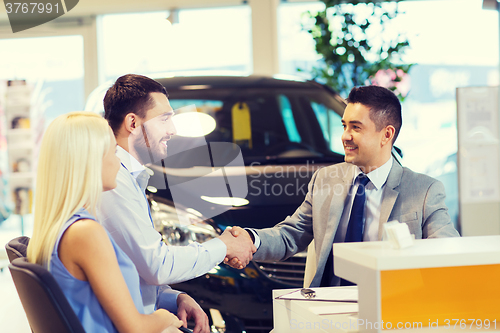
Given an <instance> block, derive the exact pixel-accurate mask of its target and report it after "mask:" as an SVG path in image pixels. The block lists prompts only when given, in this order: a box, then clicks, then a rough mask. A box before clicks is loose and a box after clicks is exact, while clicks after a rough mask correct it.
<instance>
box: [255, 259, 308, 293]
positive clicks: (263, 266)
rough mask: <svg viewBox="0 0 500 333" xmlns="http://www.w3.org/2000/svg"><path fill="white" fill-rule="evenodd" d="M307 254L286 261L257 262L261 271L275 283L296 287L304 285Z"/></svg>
mask: <svg viewBox="0 0 500 333" xmlns="http://www.w3.org/2000/svg"><path fill="white" fill-rule="evenodd" d="M306 256H307V255H306V252H301V253H297V254H296V255H294V256H293V257H291V258H288V259H287V260H285V261H256V260H254V262H255V263H256V264H257V267H258V268H259V269H260V271H261V272H262V273H263V274H264V275H266V276H267V277H268V278H270V279H271V280H273V281H277V282H281V283H285V284H288V285H291V286H295V287H302V286H303V285H304V271H305V269H306Z"/></svg>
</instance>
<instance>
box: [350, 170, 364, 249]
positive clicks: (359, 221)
mask: <svg viewBox="0 0 500 333" xmlns="http://www.w3.org/2000/svg"><path fill="white" fill-rule="evenodd" d="M356 180H357V182H358V183H359V186H358V189H357V190H356V193H355V195H354V201H353V202H352V208H351V217H350V218H349V225H348V226H347V232H346V234H345V240H344V242H346V243H348V242H362V241H363V229H364V228H363V227H364V223H363V216H364V214H365V202H366V192H365V186H366V184H368V182H369V181H370V179H368V177H366V175H365V174H364V173H360V174H359V175H358V177H356Z"/></svg>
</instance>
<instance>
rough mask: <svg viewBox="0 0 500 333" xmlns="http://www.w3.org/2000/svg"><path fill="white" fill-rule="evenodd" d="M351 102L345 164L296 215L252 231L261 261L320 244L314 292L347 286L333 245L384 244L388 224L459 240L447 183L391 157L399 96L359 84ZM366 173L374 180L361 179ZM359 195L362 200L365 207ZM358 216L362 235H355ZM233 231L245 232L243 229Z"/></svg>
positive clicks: (322, 177) (314, 186)
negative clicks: (339, 272) (336, 264)
mask: <svg viewBox="0 0 500 333" xmlns="http://www.w3.org/2000/svg"><path fill="white" fill-rule="evenodd" d="M347 102H348V104H347V107H346V109H345V112H344V116H343V118H342V124H343V126H344V133H343V135H342V142H343V144H344V151H345V162H346V163H340V164H336V165H332V166H329V167H325V168H322V169H320V170H318V171H317V172H316V173H315V174H314V175H313V177H312V179H311V182H310V183H309V187H308V193H307V195H306V198H305V200H304V202H303V203H302V205H301V206H300V207H299V208H298V209H297V210H296V211H295V213H294V214H293V215H292V216H288V217H287V218H286V219H285V220H284V221H283V222H281V223H279V224H277V225H276V226H275V227H273V228H267V229H262V230H253V229H248V230H247V231H248V235H249V236H250V237H251V238H252V239H253V240H254V243H255V245H256V247H257V248H258V250H257V252H256V253H255V254H254V259H255V260H285V259H287V258H289V257H291V256H292V255H294V254H296V253H297V252H300V251H303V250H305V249H306V248H307V246H308V245H309V244H310V243H311V241H312V240H313V239H314V249H311V248H310V249H309V251H311V250H313V251H314V252H315V253H313V254H314V256H313V257H315V260H314V262H313V263H312V264H313V265H314V266H315V274H314V276H313V278H312V281H311V282H310V286H311V287H318V286H336V285H346V284H349V283H348V282H346V281H344V280H342V281H341V279H339V278H338V277H337V276H335V274H334V273H333V253H332V244H333V243H336V242H348V241H377V240H381V239H382V231H383V225H384V224H385V223H386V222H388V221H399V222H400V223H406V224H407V225H408V227H409V229H410V232H411V233H412V234H414V235H415V238H417V239H420V238H436V237H455V236H459V234H458V232H457V231H456V230H455V228H454V226H453V224H452V222H451V219H450V216H449V215H448V209H447V207H446V205H445V203H444V199H445V190H444V186H443V184H442V183H441V182H439V181H438V180H436V179H433V178H431V177H428V176H426V175H422V174H418V173H415V172H413V171H411V170H410V169H408V168H405V167H402V166H401V165H400V164H399V163H398V161H396V160H395V159H394V158H393V157H392V155H391V151H392V146H393V143H394V141H395V140H396V138H397V136H398V134H399V130H400V128H401V123H402V119H401V104H400V102H399V100H398V98H397V97H396V96H395V95H394V93H392V92H391V91H390V90H388V89H386V88H382V87H377V86H366V87H359V88H354V89H353V90H352V91H351V92H350V94H349V97H348V99H347ZM360 174H361V175H362V176H364V177H363V178H366V177H367V178H368V179H366V181H364V182H362V181H361V180H358V178H359V179H362V178H360V177H358V175H360ZM366 182H367V183H366ZM365 183H366V185H364V184H365ZM363 192H364V193H363ZM361 194H362V195H361ZM356 196H360V197H362V202H361V204H360V203H359V202H360V201H358V199H357V198H355V197H356ZM356 201H358V203H356ZM353 206H354V207H359V208H357V209H355V210H352V207H353ZM355 215H358V220H359V223H358V225H359V226H358V227H357V228H358V229H359V230H358V234H359V235H358V236H356V237H357V238H356V237H354V238H353V236H352V235H353V232H354V231H353V230H354V229H355V228H356V227H355V226H354V223H356V222H354V220H355V219H356V218H355V217H354V216H355ZM233 232H234V233H235V234H238V233H240V232H241V233H244V232H243V231H241V229H238V228H235V229H234V231H233ZM354 233H355V232H354Z"/></svg>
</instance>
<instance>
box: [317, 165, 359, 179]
mask: <svg viewBox="0 0 500 333" xmlns="http://www.w3.org/2000/svg"><path fill="white" fill-rule="evenodd" d="M354 168H356V166H355V165H354V164H352V163H346V162H342V163H337V164H332V165H329V166H326V167H324V168H321V169H319V170H318V177H328V178H336V177H340V178H342V177H344V176H345V175H347V173H348V172H349V171H351V170H352V169H354Z"/></svg>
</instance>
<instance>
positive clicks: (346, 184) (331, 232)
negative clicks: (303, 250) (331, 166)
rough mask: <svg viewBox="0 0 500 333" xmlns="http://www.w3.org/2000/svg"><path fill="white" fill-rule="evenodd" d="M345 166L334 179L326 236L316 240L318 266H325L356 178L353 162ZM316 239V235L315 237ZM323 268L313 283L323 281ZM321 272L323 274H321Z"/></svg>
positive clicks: (317, 272)
mask: <svg viewBox="0 0 500 333" xmlns="http://www.w3.org/2000/svg"><path fill="white" fill-rule="evenodd" d="M344 165H345V167H342V168H339V170H340V172H342V174H341V175H339V176H338V177H335V178H333V179H332V182H331V184H332V187H331V194H330V196H329V197H330V199H329V200H330V209H329V213H328V219H326V221H325V222H326V228H325V233H324V237H323V238H322V241H321V242H319V241H318V240H320V239H321V238H318V239H317V240H315V243H316V250H318V248H319V252H318V251H317V253H319V255H318V256H317V257H316V258H317V261H318V262H317V264H318V267H323V269H324V267H325V262H326V259H327V258H328V255H329V254H330V251H331V249H332V244H333V239H334V238H335V233H336V232H337V228H338V226H339V222H340V219H341V217H342V212H343V211H344V206H345V200H346V199H347V194H348V193H349V189H350V186H351V183H352V180H353V178H354V173H355V172H356V167H355V166H354V165H352V164H348V163H345V164H344ZM315 239H316V237H315ZM323 269H321V272H319V271H318V270H316V275H315V276H314V279H313V283H311V285H315V284H314V282H317V285H318V286H319V283H320V282H321V281H320V279H321V277H322V276H323ZM319 273H321V274H319Z"/></svg>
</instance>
